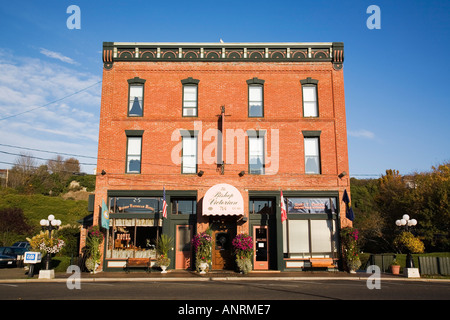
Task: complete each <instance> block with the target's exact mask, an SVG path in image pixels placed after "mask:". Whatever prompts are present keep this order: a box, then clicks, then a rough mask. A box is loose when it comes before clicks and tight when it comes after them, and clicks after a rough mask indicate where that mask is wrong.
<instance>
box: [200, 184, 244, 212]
mask: <svg viewBox="0 0 450 320" xmlns="http://www.w3.org/2000/svg"><path fill="white" fill-rule="evenodd" d="M203 215H204V216H238V215H244V199H243V198H242V195H241V193H240V192H239V190H238V189H236V187H234V186H232V185H229V184H226V183H221V184H216V185H215V186H212V187H211V188H209V190H208V191H206V193H205V196H204V197H203Z"/></svg>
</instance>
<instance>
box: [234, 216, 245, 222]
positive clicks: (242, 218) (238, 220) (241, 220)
mask: <svg viewBox="0 0 450 320" xmlns="http://www.w3.org/2000/svg"><path fill="white" fill-rule="evenodd" d="M247 221H248V218H247V217H244V216H242V217H240V218H239V219H237V221H236V222H243V223H245V222H247Z"/></svg>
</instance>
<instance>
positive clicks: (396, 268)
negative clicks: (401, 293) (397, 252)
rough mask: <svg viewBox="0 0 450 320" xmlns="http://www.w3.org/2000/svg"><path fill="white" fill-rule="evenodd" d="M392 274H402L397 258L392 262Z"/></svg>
mask: <svg viewBox="0 0 450 320" xmlns="http://www.w3.org/2000/svg"><path fill="white" fill-rule="evenodd" d="M391 272H392V274H400V264H399V263H398V261H397V259H396V258H394V260H392V262H391Z"/></svg>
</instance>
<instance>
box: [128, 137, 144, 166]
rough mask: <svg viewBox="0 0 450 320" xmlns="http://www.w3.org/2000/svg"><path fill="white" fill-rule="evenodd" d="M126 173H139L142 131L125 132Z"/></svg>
mask: <svg viewBox="0 0 450 320" xmlns="http://www.w3.org/2000/svg"><path fill="white" fill-rule="evenodd" d="M125 133H126V135H127V160H126V161H127V165H126V173H141V159H142V134H143V131H142V130H127V131H125Z"/></svg>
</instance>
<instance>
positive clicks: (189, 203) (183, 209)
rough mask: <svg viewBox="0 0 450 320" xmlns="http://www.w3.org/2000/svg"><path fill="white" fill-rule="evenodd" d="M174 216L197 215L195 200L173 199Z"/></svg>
mask: <svg viewBox="0 0 450 320" xmlns="http://www.w3.org/2000/svg"><path fill="white" fill-rule="evenodd" d="M172 214H197V201H196V200H195V198H185V197H184V198H175V197H174V198H172Z"/></svg>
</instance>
